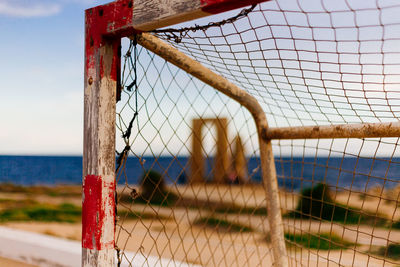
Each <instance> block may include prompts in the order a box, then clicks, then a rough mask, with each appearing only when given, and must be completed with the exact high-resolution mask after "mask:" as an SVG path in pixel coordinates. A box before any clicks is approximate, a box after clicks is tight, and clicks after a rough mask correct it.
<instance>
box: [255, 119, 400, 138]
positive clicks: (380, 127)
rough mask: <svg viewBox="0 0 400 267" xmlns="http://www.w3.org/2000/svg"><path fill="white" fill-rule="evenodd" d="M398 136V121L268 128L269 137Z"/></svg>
mask: <svg viewBox="0 0 400 267" xmlns="http://www.w3.org/2000/svg"><path fill="white" fill-rule="evenodd" d="M377 137H400V122H389V123H364V124H362V123H359V124H340V125H326V126H299V127H279V128H269V129H268V131H267V133H266V135H265V136H264V137H263V138H265V139H267V140H269V139H324V138H325V139H328V138H329V139H331V138H377Z"/></svg>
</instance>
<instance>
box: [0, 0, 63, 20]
mask: <svg viewBox="0 0 400 267" xmlns="http://www.w3.org/2000/svg"><path fill="white" fill-rule="evenodd" d="M60 11H61V5H60V4H55V3H51V4H50V3H38V2H36V3H32V1H16V0H11V1H10V0H0V15H6V16H11V17H24V18H30V17H45V16H51V15H55V14H57V13H59V12H60Z"/></svg>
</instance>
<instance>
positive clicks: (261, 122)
mask: <svg viewBox="0 0 400 267" xmlns="http://www.w3.org/2000/svg"><path fill="white" fill-rule="evenodd" d="M137 41H138V43H139V44H140V45H141V46H143V47H145V48H146V49H148V50H150V51H152V52H153V53H155V54H157V55H159V56H160V57H162V58H164V59H165V60H167V61H168V62H170V63H172V64H174V65H175V66H177V67H179V68H181V69H183V70H184V71H186V72H187V73H190V74H191V75H193V76H194V77H196V78H198V79H199V80H201V81H203V82H205V83H206V84H208V85H210V86H212V87H214V88H215V89H216V90H218V91H220V92H222V93H224V94H225V95H227V96H229V97H231V98H233V99H235V100H236V101H238V102H239V103H240V104H242V105H243V106H244V107H246V108H247V109H248V110H249V111H250V113H251V114H252V116H253V118H254V121H255V123H256V126H257V132H258V137H259V138H258V139H259V143H260V157H261V166H262V176H263V182H264V186H265V188H266V192H267V210H268V219H269V223H270V227H271V241H272V242H271V244H272V251H273V256H274V266H288V257H287V252H286V247H285V239H284V234H283V223H282V215H281V209H280V202H279V191H278V183H277V179H276V171H275V163H274V156H273V153H272V146H271V142H270V141H269V140H265V139H264V138H263V136H265V133H266V132H267V130H268V123H267V119H266V116H265V113H264V111H263V109H262V108H261V106H260V104H259V103H258V102H257V100H256V99H255V98H254V97H253V96H251V95H250V94H248V93H247V92H246V91H244V90H243V89H241V88H239V87H238V86H236V85H235V84H233V83H231V82H229V81H228V80H227V79H225V78H224V77H222V76H220V75H218V74H216V73H215V72H213V71H211V70H210V69H208V68H206V67H204V66H203V65H202V64H201V63H199V62H198V61H195V60H193V59H192V58H190V57H188V56H186V55H185V54H184V53H182V52H180V51H178V50H177V49H175V48H174V47H172V46H170V45H168V44H166V43H165V42H163V41H161V40H160V39H158V38H157V37H155V36H153V35H151V34H148V33H142V34H140V35H138V36H137Z"/></svg>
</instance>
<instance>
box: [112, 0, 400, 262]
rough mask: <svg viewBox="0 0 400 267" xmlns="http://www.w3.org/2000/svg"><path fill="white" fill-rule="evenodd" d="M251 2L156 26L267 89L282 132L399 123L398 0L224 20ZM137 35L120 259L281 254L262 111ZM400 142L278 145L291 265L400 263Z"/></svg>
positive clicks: (122, 126) (128, 74)
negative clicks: (262, 147) (260, 128)
mask: <svg viewBox="0 0 400 267" xmlns="http://www.w3.org/2000/svg"><path fill="white" fill-rule="evenodd" d="M238 12H240V10H239V11H238V10H236V11H233V12H228V13H226V14H220V15H218V16H212V17H207V18H205V19H200V20H197V21H194V22H187V23H185V24H183V25H178V26H174V29H167V30H163V31H156V32H154V34H155V35H156V36H157V37H159V38H161V39H163V40H164V41H165V42H167V43H169V44H170V45H172V46H174V47H175V48H177V49H179V50H180V51H182V52H183V53H185V54H186V55H188V56H190V57H191V58H193V59H195V60H196V61H198V62H200V63H201V64H203V65H204V66H206V67H207V68H209V69H211V70H212V71H214V72H216V73H217V74H219V75H221V76H223V77H225V78H227V79H228V80H229V81H231V82H233V83H234V84H236V85H237V86H239V87H240V88H242V89H244V90H246V91H247V92H248V93H250V94H251V95H252V96H254V97H255V98H256V99H257V100H258V101H259V103H260V104H261V106H262V108H263V110H264V111H265V114H266V116H267V119H268V122H269V126H270V127H289V126H290V127H294V126H317V125H335V124H354V123H380V122H395V121H398V119H397V118H398V116H399V115H400V89H399V84H400V30H399V29H400V16H398V14H399V12H400V4H399V3H398V2H397V1H375V0H374V1H371V0H368V1H350V0H349V1H346V0H343V1H324V0H319V1H294V0H293V1H292V0H279V1H270V2H265V3H262V4H259V5H257V6H255V7H253V9H249V10H247V11H246V12H244V13H245V14H244V15H243V14H242V16H239V17H238V18H236V19H235V20H228V21H225V22H224V23H218V22H221V21H222V20H223V19H227V18H230V17H232V16H235V15H236V14H237V13H238ZM210 21H212V22H217V23H214V24H212V25H211V26H207V27H200V26H198V25H207V24H208V23H209V22H210ZM185 27H189V28H190V27H192V29H184V30H180V29H182V28H185ZM175 29H177V30H175ZM125 44H127V45H126V46H125V47H126V52H125V53H124V55H125V56H123V61H124V65H123V74H122V87H123V90H122V92H121V100H120V101H119V103H118V104H117V150H118V153H119V154H118V155H117V158H118V160H117V165H118V166H119V167H118V169H117V180H118V187H117V210H118V211H117V214H118V216H117V222H116V225H117V226H116V239H117V241H116V248H117V251H118V254H119V259H120V261H121V262H125V263H128V264H132V265H133V266H155V264H158V265H160V266H186V265H192V266H196V265H199V266H244V265H246V266H270V265H273V263H274V262H273V257H272V251H271V248H272V246H273V245H274V244H272V243H271V241H270V238H269V224H268V221H267V211H266V205H267V203H266V199H267V198H266V191H265V189H264V187H263V186H262V181H261V170H260V169H261V168H260V158H259V155H260V153H259V148H258V139H257V131H256V127H255V124H254V121H253V119H252V117H251V115H250V113H249V112H248V111H247V110H246V109H245V108H244V107H243V106H241V105H240V104H239V103H237V102H235V101H233V100H232V99H230V98H228V97H227V96H225V95H223V94H221V93H219V92H217V91H216V90H215V89H214V88H211V87H210V86H208V85H206V84H204V83H203V82H201V81H199V80H197V79H196V78H194V77H192V76H191V75H189V74H187V73H186V72H184V71H182V70H180V69H178V68H177V67H175V66H174V65H172V64H170V63H167V62H166V61H165V60H164V59H162V58H160V57H158V56H156V55H155V54H153V53H151V52H149V51H148V50H146V49H144V48H143V47H141V46H139V45H136V44H135V41H131V42H130V45H129V44H128V41H126V42H125ZM194 140H198V142H197V147H196V144H195V143H196V142H194ZM398 142H399V139H398V138H366V139H345V138H341V139H314V140H311V139H308V140H273V153H274V156H275V164H276V169H277V176H278V184H279V187H280V203H281V209H282V214H283V223H284V231H285V239H286V241H287V243H286V246H287V251H288V256H289V264H290V266H303V265H304V266H316V265H318V266H320V265H321V266H326V265H329V266H342V265H345V266H395V265H396V264H399V263H400V256H399V255H400V212H399V196H400V185H399V181H400V179H399V177H400V158H399V149H398V147H399V146H398ZM199 148H200V149H199ZM194 161H196V162H197V163H198V164H197V167H194V165H195V164H194V163H193V162H194Z"/></svg>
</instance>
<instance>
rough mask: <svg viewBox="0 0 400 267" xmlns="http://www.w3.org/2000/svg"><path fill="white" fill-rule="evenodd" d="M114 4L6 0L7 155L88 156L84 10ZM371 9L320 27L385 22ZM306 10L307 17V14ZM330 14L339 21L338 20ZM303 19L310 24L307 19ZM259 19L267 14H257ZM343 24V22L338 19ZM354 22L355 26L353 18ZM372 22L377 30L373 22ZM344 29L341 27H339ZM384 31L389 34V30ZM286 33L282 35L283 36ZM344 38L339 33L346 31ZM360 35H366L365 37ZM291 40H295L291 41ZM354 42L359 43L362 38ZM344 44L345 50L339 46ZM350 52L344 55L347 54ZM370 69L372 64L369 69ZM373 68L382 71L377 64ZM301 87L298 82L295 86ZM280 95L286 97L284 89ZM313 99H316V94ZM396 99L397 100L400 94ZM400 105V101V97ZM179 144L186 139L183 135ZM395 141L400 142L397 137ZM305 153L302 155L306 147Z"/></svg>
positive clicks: (0, 78)
mask: <svg viewBox="0 0 400 267" xmlns="http://www.w3.org/2000/svg"><path fill="white" fill-rule="evenodd" d="M107 2H109V0H34V1H33V0H0V33H1V37H0V40H1V42H0V62H1V63H2V64H1V68H0V69H1V72H0V155H1V154H3V155H4V154H5V155H10V154H28V155H32V154H33V155H60V154H62V155H81V154H82V140H83V137H82V133H83V69H84V68H83V62H84V60H83V59H84V10H85V9H87V8H90V7H94V6H97V5H100V4H104V3H107ZM279 2H280V3H283V4H284V3H289V4H290V5H289V6H290V7H294V6H295V4H296V3H298V2H297V1H294V0H293V1H292V0H282V1H279ZM320 2H321V3H322V2H324V3H329V1H324V0H322V1H321V0H317V1H312V3H320ZM342 2H343V1H342ZM369 2H371V3H372V6H374V5H376V1H374V0H370V1H369V0H368V1H366V2H365V3H367V4H368V3H369ZM383 2H385V3H386V4H387V5H389V4H390V5H392V4H396V3H397V2H396V1H390V0H386V1H383ZM391 2H393V3H391ZM301 3H311V2H301ZM346 3H347V2H346ZM352 3H357V1H352ZM358 3H360V2H358ZM306 7H307V6H306ZM309 7H313V8H317V7H315V5H314V4H310V6H309ZM338 7H340V6H338V5H336V6H334V7H332V8H338ZM347 8H348V7H347ZM306 9H307V8H306ZM398 10H400V7H397V9H385V10H383V11H382V14H384V16H382V19H383V22H385V23H389V22H390V20H394V22H395V24H394V25H395V26H398V24H400V21H398V16H397V14H398ZM389 11H390V12H389ZM364 13H365V14H364ZM364 13H357V20H355V17H354V16H355V15H354V14H350V16H347V17H345V16H344V15H341V13H340V12H339V13H338V14H339V16H338V17H333V18H329V17H327V18H325V20H323V19H321V18H318V20H316V21H317V22H316V23H317V24H316V25H320V26H321V27H323V26H324V24H323V22H324V21H325V22H327V23H328V24H327V25H328V26H329V25H330V26H331V25H332V23H334V24H335V26H337V27H340V25H341V22H343V21H345V20H344V18H348V19H350V21H357V23H364V24H365V23H367V24H368V23H370V22H371V23H372V24H374V25H379V23H381V21H372V18H375V19H377V18H381V16H376V15H375V16H371V15H370V14H369V13H366V12H364ZM233 14H236V11H233V13H231V15H233ZM231 15H230V16H231ZM301 15H303V17H305V16H304V14H301ZM316 15H318V14H316ZM325 15H326V14H325ZM218 16H219V15H218ZM281 17H282V16H281V15H279V16H276V17H274V14H269V15H268V19H270V20H271V21H270V22H277V23H283V24H285V23H287V22H285V21H283V22H281V20H283V17H282V18H281ZM370 18H371V19H370ZM289 19H295V22H293V23H295V24H296V23H297V24H299V25H302V23H304V24H305V25H307V23H309V22H307V21H306V20H305V18H302V17H296V16H292V17H290V16H289ZM330 19H333V21H331V20H330ZM303 20H304V22H302V21H303ZM386 20H388V21H386ZM257 21H262V20H259V19H257ZM312 21H313V20H311V22H312ZM336 23H338V24H337V25H336ZM348 23H350V24H351V22H348ZM239 26H240V25H239ZM370 28H371V29H372V27H370ZM370 28H366V31H365V32H366V33H368V34H369V35H368V36H366V37H365V38H372V37H371V36H370V35H376V37H374V36H373V38H383V37H380V35H379V34H377V32H374V31H373V30H371V29H370ZM392 28H394V27H392ZM300 30H301V29H300ZM339 30H340V29H339ZM339 30H338V31H337V33H340V31H339ZM302 31H303V32H299V34H300V36H306V35H307V33H306V32H305V31H304V30H302ZM284 33H285V32H284V31H283V30H282V29H280V28H279V29H278V32H277V34H278V35H279V34H283V35H284ZM294 33H296V31H294ZM381 35H382V36H384V35H383V33H381ZM386 35H387V36H389V37H393V38H394V37H395V38H397V39H395V42H393V41H391V42H386V46H385V47H386V48H390V49H392V50H393V51H396V52H398V47H399V46H398V44H399V42H400V37H398V36H399V34H398V31H397V30H396V31H394V30H391V28H390V27H386ZM317 36H318V38H321V40H322V39H323V38H324V34H322V33H318V34H317ZM284 37H285V36H283V37H282V38H283V39H284ZM344 37H346V38H347V37H350V39H351V40H353V39H354V38H356V37H357V36H356V35H355V34H353V33H350V34H347V35H346V36H344ZM285 38H286V37H285ZM313 38H314V37H313ZM335 38H336V37H335ZM337 38H340V35H338V37H337ZM357 38H363V35H361V37H357ZM266 41H268V40H266ZM353 41H354V40H353ZM285 42H286V44H288V41H285ZM354 43H356V44H357V43H358V42H357V40H356V41H354ZM343 44H345V46H344V47H343V49H350V50H351V49H352V47H351V46H350V45H348V43H346V42H343ZM281 45H282V44H281ZM339 45H340V42H339ZM391 47H392V48H391ZM321 49H324V48H321ZM327 49H328V48H327ZM329 49H331V48H329ZM333 49H334V50H335V51H336V50H337V49H338V47H333ZM339 49H341V48H340V47H339ZM354 49H356V50H357V49H359V46H357V45H356V46H355V48H354ZM305 50H306V49H305ZM273 52H274V51H273ZM343 58H344V59H345V57H343ZM391 58H395V57H394V56H391V57H390V58H388V60H390V59H391ZM357 60H359V59H357ZM399 60H400V59H399ZM269 62H272V60H269ZM396 64H397V65H395V70H394V71H395V74H396V75H398V74H399V72H398V64H400V63H397V61H396ZM386 67H387V66H386ZM365 71H367V70H366V69H365ZM373 73H377V72H376V70H374V72H373ZM296 75H297V76H298V74H295V75H294V76H296ZM399 77H400V76H399ZM335 79H336V78H335ZM396 81H397V80H396ZM394 86H395V87H396V88H394V89H390V90H391V91H390V90H389V91H390V92H389V93H394V92H398V87H397V83H396V84H395V85H394ZM271 88H272V89H273V86H272V87H268V90H269V91H271V90H272V89H271ZM278 89H279V90H278ZM296 89H299V88H297V87H296ZM277 90H278V91H279V92H278V93H279V94H282V90H281V88H277ZM392 91H393V92H392ZM291 93H292V92H291ZM380 93H382V92H380ZM386 93H388V92H386ZM212 95H213V94H210V96H212ZM279 96H280V97H283V95H279ZM307 97H308V98H309V96H307ZM385 97H387V96H385ZM389 97H390V98H393V99H394V98H395V97H397V95H395V96H391V95H389ZM304 99H306V97H305V98H304ZM393 99H390V100H393ZM297 100H298V99H296V101H297ZM306 100H307V99H306ZM395 100H396V101H398V99H395ZM346 101H347V99H346ZM283 102H284V103H283V104H287V103H286V102H285V101H283ZM277 103H278V102H277ZM279 103H281V102H279ZM265 104H268V103H265ZM396 105H397V106H398V103H397V102H396ZM303 106H304V107H306V108H310V109H311V108H313V107H314V106H312V105H303ZM278 111H279V110H278ZM274 112H275V111H274V110H272V111H270V113H274ZM317 113H318V112H317ZM317 113H316V114H317ZM142 115H145V114H140V116H142ZM307 115H309V114H307ZM317 115H318V114H317ZM286 116H288V114H283V115H281V117H282V118H286ZM160 117H161V116H160ZM353 117H354V116H353ZM282 118H281V121H279V122H280V123H281V122H284V120H283V119H282ZM161 119H162V117H161ZM275 124H276V123H275ZM281 124H282V123H281ZM284 126H287V125H284ZM170 132H171V133H173V132H174V129H170ZM149 133H150V132H149ZM186 135H189V133H186ZM117 141H118V140H117ZM178 142H181V141H180V140H178ZM287 142H292V141H287ZM294 142H297V141H294ZM299 142H300V144H299V145H298V147H300V148H305V147H306V145H304V141H299ZM307 142H320V141H315V140H314V141H307ZM321 142H325V141H321ZM326 142H327V144H326V145H324V147H331V143H330V142H331V141H330V140H326ZM393 142H397V141H396V140H394V141H392V143H393ZM334 143H338V144H339V145H338V148H337V150H338V151H342V150H343V147H344V146H345V145H346V146H347V144H346V143H345V142H344V141H343V140H342V141H335V142H334ZM352 143H354V142H352ZM146 145H147V143H146V142H143V146H144V147H145V146H146ZM313 146H315V144H312V145H310V147H313ZM360 146H361V145H350V146H349V147H354V151H355V152H354V153H355V154H357V153H358V152H357V151H359V150H360ZM366 147H372V148H371V151H369V152H368V153H367V154H371V153H374V151H376V148H375V147H373V146H366ZM392 147H393V146H392ZM286 148H287V149H289V150H290V149H291V148H292V145H290V144H289V145H287V146H286ZM277 149H282V148H281V147H279V148H277ZM385 150H387V151H389V154H390V153H391V152H390V151H391V150H392V149H385ZM327 151H330V149H327ZM285 153H286V154H291V153H292V152H291V151H286V152H284V154H285ZM298 153H303V151H300V152H298ZM309 154H310V155H314V154H315V151H311V152H310V153H309ZM386 154H387V153H386Z"/></svg>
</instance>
